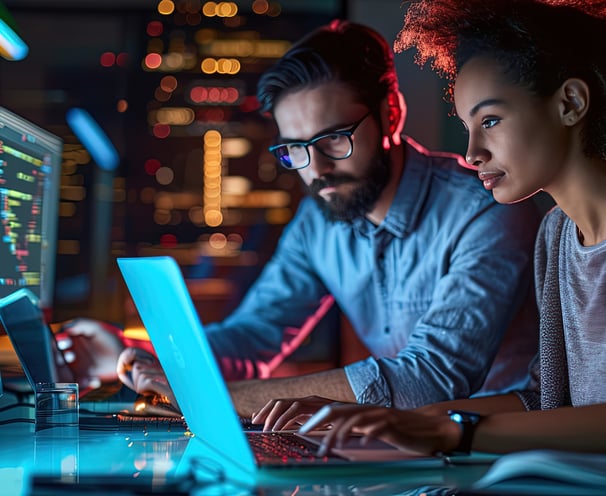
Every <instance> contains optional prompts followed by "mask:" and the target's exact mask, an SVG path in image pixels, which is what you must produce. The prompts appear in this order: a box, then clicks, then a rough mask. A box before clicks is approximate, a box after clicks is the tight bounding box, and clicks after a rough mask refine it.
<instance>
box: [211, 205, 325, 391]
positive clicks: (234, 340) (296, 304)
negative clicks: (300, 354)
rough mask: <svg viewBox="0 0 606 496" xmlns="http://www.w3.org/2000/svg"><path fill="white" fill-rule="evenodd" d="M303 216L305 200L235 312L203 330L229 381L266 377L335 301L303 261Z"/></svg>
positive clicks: (304, 249)
mask: <svg viewBox="0 0 606 496" xmlns="http://www.w3.org/2000/svg"><path fill="white" fill-rule="evenodd" d="M307 211H308V203H307V202H306V201H305V200H304V201H303V202H302V204H301V206H300V208H299V210H298V211H297V215H296V216H295V218H294V219H293V220H292V221H291V222H290V223H289V225H288V226H287V227H286V228H285V230H284V232H283V234H282V236H281V238H280V241H279V242H278V246H277V248H276V251H275V253H274V255H273V256H272V258H271V260H270V261H269V262H268V263H267V264H266V266H265V268H264V269H263V271H262V272H261V274H260V276H259V277H258V278H257V280H256V281H255V283H254V284H253V285H252V287H251V288H250V289H249V291H248V292H247V294H246V296H245V298H244V299H243V300H242V302H241V304H240V305H239V306H238V308H237V309H236V310H235V311H234V312H232V313H231V315H229V316H228V317H227V318H226V319H225V320H224V321H223V322H220V323H212V324H209V325H206V326H205V327H206V332H207V334H208V337H209V340H210V343H211V347H212V349H213V351H214V353H215V355H216V356H217V358H218V361H219V364H220V367H221V369H222V372H223V374H224V376H225V377H226V378H227V379H229V380H234V379H248V378H253V377H260V378H264V377H267V376H269V374H270V373H271V371H272V370H273V369H274V368H275V367H277V366H278V365H279V364H280V363H281V362H282V361H283V360H284V358H285V357H287V356H288V355H289V354H290V353H292V352H293V351H294V350H295V349H296V348H297V347H298V346H299V345H300V344H301V342H302V341H303V340H304V339H305V338H306V337H307V336H308V335H309V333H310V332H311V331H312V330H313V328H314V327H315V325H316V324H317V322H318V321H319V320H320V319H321V318H322V317H323V316H324V314H325V313H326V312H327V311H328V310H329V309H330V307H331V306H332V304H333V302H334V300H333V298H332V296H330V295H329V294H328V291H327V290H326V288H325V286H324V285H323V284H322V282H321V281H320V279H319V278H318V277H317V275H316V272H315V269H313V268H312V267H311V266H310V262H309V257H308V256H307V255H308V254H307V248H306V246H307V241H306V236H305V229H304V226H305V224H306V223H307V222H309V217H308V215H307Z"/></svg>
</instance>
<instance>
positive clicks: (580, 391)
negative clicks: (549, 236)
mask: <svg viewBox="0 0 606 496" xmlns="http://www.w3.org/2000/svg"><path fill="white" fill-rule="evenodd" d="M560 249H561V253H560V255H561V256H560V291H561V295H562V318H563V324H564V339H565V343H566V355H567V357H568V376H569V380H570V399H571V401H572V404H573V405H574V406H581V405H588V404H593V403H600V402H606V387H604V379H605V378H606V242H602V243H599V244H597V245H595V246H589V247H585V246H583V245H582V244H581V243H580V242H579V238H578V235H577V228H576V226H575V224H574V222H572V221H571V220H570V219H569V218H566V220H565V221H564V225H563V231H562V245H561V248H560Z"/></svg>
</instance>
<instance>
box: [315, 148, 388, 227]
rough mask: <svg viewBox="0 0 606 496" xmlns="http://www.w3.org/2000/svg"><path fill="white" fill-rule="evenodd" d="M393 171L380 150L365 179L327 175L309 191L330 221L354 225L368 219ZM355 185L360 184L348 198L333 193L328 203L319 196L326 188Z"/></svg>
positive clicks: (386, 156) (316, 180)
mask: <svg viewBox="0 0 606 496" xmlns="http://www.w3.org/2000/svg"><path fill="white" fill-rule="evenodd" d="M390 171H391V167H390V162H389V156H388V154H387V153H385V152H384V151H383V150H382V149H381V150H380V151H379V152H378V153H377V154H376V155H375V158H374V163H373V165H372V166H371V167H370V168H369V169H368V171H367V174H366V175H365V176H362V177H355V176H352V175H350V174H339V175H337V176H335V175H333V174H325V175H324V176H322V177H321V178H320V179H314V180H313V181H312V182H311V184H310V185H309V186H308V189H309V192H310V193H311V195H312V197H313V198H314V199H315V200H316V202H317V203H318V205H319V207H320V209H321V210H322V212H323V213H324V215H325V216H326V218H327V219H328V220H330V221H344V222H351V221H353V220H354V219H356V218H359V217H363V216H365V215H366V214H367V213H368V212H370V211H371V210H372V209H373V208H374V206H375V204H376V203H377V200H378V199H379V196H380V195H381V192H382V191H383V189H384V188H385V186H386V185H387V182H388V181H389V177H390ZM354 182H355V183H358V184H359V185H358V186H357V187H356V188H355V189H354V190H352V191H351V192H349V194H347V196H343V195H340V194H339V193H331V199H330V201H326V200H325V199H324V198H323V197H322V196H321V195H320V194H319V192H320V191H321V190H322V189H324V188H326V187H332V186H338V185H340V184H347V183H354Z"/></svg>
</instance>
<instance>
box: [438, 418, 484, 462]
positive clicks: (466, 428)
mask: <svg viewBox="0 0 606 496" xmlns="http://www.w3.org/2000/svg"><path fill="white" fill-rule="evenodd" d="M448 416H449V417H450V420H452V421H453V422H456V423H457V424H459V425H460V426H461V441H459V444H458V445H457V447H456V448H455V449H453V450H452V451H451V452H449V453H444V454H445V455H447V456H452V455H469V453H470V452H471V443H472V441H473V434H474V432H475V430H476V427H477V425H478V424H479V423H480V420H481V418H482V416H481V415H480V414H479V413H475V412H466V411H463V410H448Z"/></svg>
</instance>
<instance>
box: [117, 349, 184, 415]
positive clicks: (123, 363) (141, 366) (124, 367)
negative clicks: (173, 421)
mask: <svg viewBox="0 0 606 496" xmlns="http://www.w3.org/2000/svg"><path fill="white" fill-rule="evenodd" d="M117 373H118V377H119V378H120V380H121V381H122V383H124V384H125V385H126V386H128V387H129V388H131V389H132V390H134V391H136V392H137V393H139V394H142V395H146V396H149V395H154V396H157V397H158V398H159V399H160V402H159V403H160V404H162V403H170V405H172V407H174V408H178V405H177V401H176V400H175V396H174V394H173V391H172V389H171V388H170V386H169V385H168V380H167V379H166V375H165V374H164V371H163V370H162V366H161V365H160V362H158V359H157V358H156V357H155V356H154V355H153V354H151V353H149V352H148V351H145V350H143V349H141V348H134V347H130V348H126V349H125V350H124V351H123V352H122V353H121V354H120V356H119V357H118V366H117Z"/></svg>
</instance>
